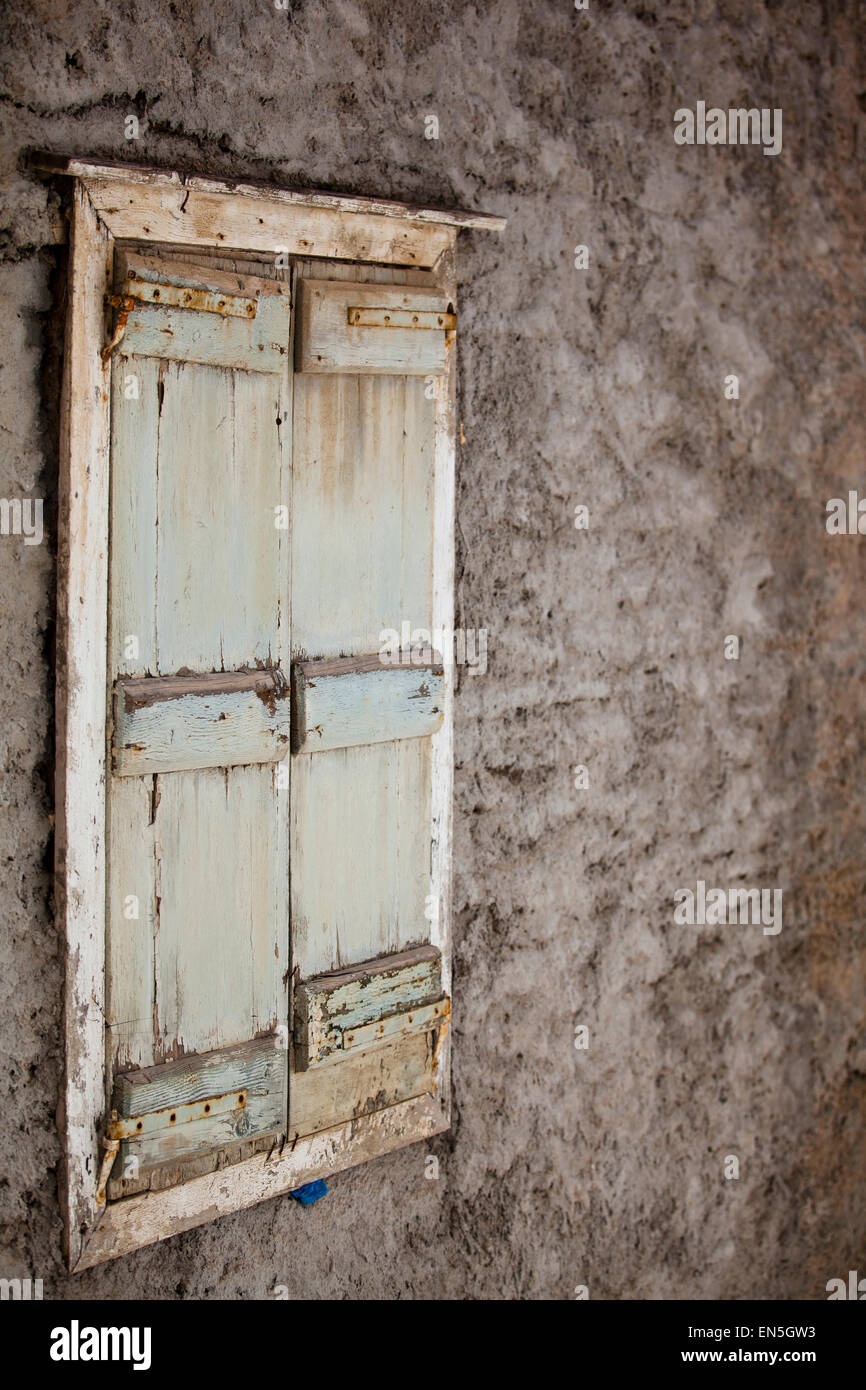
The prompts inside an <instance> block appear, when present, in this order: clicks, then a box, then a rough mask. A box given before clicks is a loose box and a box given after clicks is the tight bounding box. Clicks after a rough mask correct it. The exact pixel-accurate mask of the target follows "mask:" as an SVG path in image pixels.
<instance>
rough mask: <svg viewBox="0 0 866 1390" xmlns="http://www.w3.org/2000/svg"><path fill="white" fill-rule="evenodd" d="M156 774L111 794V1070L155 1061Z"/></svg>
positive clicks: (114, 787) (114, 785)
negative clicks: (154, 821) (154, 822)
mask: <svg viewBox="0 0 866 1390" xmlns="http://www.w3.org/2000/svg"><path fill="white" fill-rule="evenodd" d="M156 795H157V788H156V784H155V779H154V778H133V779H126V780H123V781H112V782H111V786H110V792H109V797H108V835H107V840H108V915H107V920H106V932H105V936H106V960H105V989H106V998H105V1041H106V1053H107V1058H108V1064H109V1076H113V1074H114V1071H115V1069H119V1070H123V1069H125V1068H127V1067H139V1066H147V1065H148V1064H149V1063H151V1062H152V1061H153V1042H154V1039H153V1015H154V966H155V949H156V947H155V935H156V930H157V924H158V909H159V904H158V899H159V896H160V886H159V879H158V867H159V864H158V859H157V855H156V833H155V828H154V824H153V818H154V801H155V798H156Z"/></svg>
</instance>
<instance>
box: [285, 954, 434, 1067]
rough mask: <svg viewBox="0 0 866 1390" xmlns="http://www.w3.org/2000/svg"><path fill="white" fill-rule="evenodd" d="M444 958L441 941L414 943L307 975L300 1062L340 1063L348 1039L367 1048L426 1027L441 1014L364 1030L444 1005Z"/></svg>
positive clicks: (299, 991) (298, 1026) (298, 1001)
mask: <svg viewBox="0 0 866 1390" xmlns="http://www.w3.org/2000/svg"><path fill="white" fill-rule="evenodd" d="M443 1002H444V1003H446V1004H447V1000H445V1001H443V995H442V960H441V956H440V953H439V951H438V950H437V949H436V947H435V946H432V945H425V946H412V947H410V948H409V949H408V950H406V951H398V952H396V953H394V954H392V955H387V956H379V957H376V958H375V959H373V960H368V961H361V962H360V963H359V964H357V965H353V966H349V967H346V968H345V969H344V970H331V971H328V972H327V973H326V974H324V975H316V976H313V977H311V978H310V979H309V980H302V981H301V982H300V984H298V985H297V986H296V987H295V1027H294V1038H295V1067H296V1069H298V1070H300V1071H305V1070H307V1069H308V1068H310V1067H314V1066H317V1065H319V1064H321V1063H323V1062H327V1061H329V1060H330V1061H331V1062H333V1063H334V1064H335V1065H337V1064H339V1061H340V1057H341V1055H344V1050H345V1040H346V1039H348V1038H349V1037H351V1038H352V1042H350V1043H349V1044H348V1047H349V1048H353V1047H357V1048H358V1049H361V1048H363V1047H365V1046H373V1045H374V1044H375V1043H378V1042H382V1041H383V1040H384V1041H389V1040H393V1037H394V1035H396V1034H399V1033H400V1032H401V1031H409V1032H424V1031H427V1030H428V1029H430V1028H434V1027H436V1026H437V1024H438V1022H440V1021H442V1019H441V1018H438V1019H437V1018H433V1019H432V1020H431V1021H429V1022H428V1021H427V1019H426V1016H425V1019H424V1022H423V1023H421V1022H420V1018H419V1020H418V1022H419V1026H418V1027H417V1028H415V1027H414V1026H412V1025H409V1026H408V1027H407V1028H403V1027H401V1026H400V1025H397V1024H396V1023H395V1024H389V1025H387V1030H386V1032H384V1033H379V1034H378V1036H377V1035H376V1034H375V1031H374V1032H371V1033H369V1034H368V1033H366V1032H364V1031H363V1030H365V1029H368V1028H372V1029H374V1030H375V1028H376V1027H377V1026H378V1024H380V1023H382V1022H384V1021H385V1019H389V1018H391V1017H392V1016H394V1015H397V1014H401V1013H404V1012H406V1013H410V1012H414V1011H416V1010H420V1009H422V1008H423V1007H424V1006H425V1005H438V1006H440V1007H442V1005H443Z"/></svg>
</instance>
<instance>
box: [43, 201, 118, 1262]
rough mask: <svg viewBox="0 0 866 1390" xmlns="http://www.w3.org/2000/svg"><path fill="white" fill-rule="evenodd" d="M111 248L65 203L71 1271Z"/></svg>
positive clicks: (60, 665)
mask: <svg viewBox="0 0 866 1390" xmlns="http://www.w3.org/2000/svg"><path fill="white" fill-rule="evenodd" d="M111 258H112V242H111V237H110V236H109V235H108V233H107V231H106V229H105V227H104V226H103V225H101V223H100V222H99V219H98V218H97V216H96V213H95V210H94V208H93V205H92V203H91V201H90V199H89V197H88V196H87V193H86V191H85V189H83V188H81V187H76V188H75V190H74V194H73V199H72V228H71V256H70V266H69V312H68V316H67V321H66V344H65V352H64V358H63V398H62V403H61V412H60V429H61V439H60V458H61V465H60V486H59V497H58V518H59V523H58V555H57V579H58V582H57V629H58V630H57V687H56V691H57V723H56V734H57V761H56V786H55V803H54V804H55V814H56V818H57V820H56V838H55V886H56V887H55V891H56V909H57V918H58V927H59V931H60V934H61V940H62V941H63V942H64V950H65V986H66V990H65V1002H64V1023H63V1042H64V1049H65V1070H64V1082H63V1094H62V1105H61V1116H60V1123H61V1127H62V1129H63V1132H64V1154H63V1160H64V1161H63V1172H62V1174H61V1179H60V1193H61V1203H62V1207H63V1216H64V1243H65V1246H66V1253H67V1258H68V1260H69V1263H70V1265H75V1263H76V1262H77V1261H78V1260H79V1258H80V1254H81V1233H82V1232H83V1231H84V1230H85V1229H87V1228H88V1227H89V1226H91V1225H92V1222H93V1220H94V1217H95V1213H96V1203H95V1196H96V1180H95V1176H94V1175H95V1173H96V1171H97V1168H98V1162H99V1145H98V1136H97V1130H96V1126H97V1121H98V1119H99V1117H100V1115H101V1114H102V1112H103V1109H104V1104H105V1083H104V1060H105V1035H104V1028H103V1009H104V997H105V976H104V967H105V896H106V862H105V761H106V751H105V716H106V698H105V697H106V668H105V646H106V635H107V634H106V622H107V612H108V548H107V545H106V535H107V531H108V514H109V513H108V508H109V486H108V483H109V412H108V393H109V375H108V372H107V371H106V370H105V368H104V366H103V363H102V358H101V356H100V347H101V346H102V341H103V336H104V332H105V326H104V321H105V307H104V306H105V295H106V293H107V291H108V290H109V288H110V283H111V280H110V277H111Z"/></svg>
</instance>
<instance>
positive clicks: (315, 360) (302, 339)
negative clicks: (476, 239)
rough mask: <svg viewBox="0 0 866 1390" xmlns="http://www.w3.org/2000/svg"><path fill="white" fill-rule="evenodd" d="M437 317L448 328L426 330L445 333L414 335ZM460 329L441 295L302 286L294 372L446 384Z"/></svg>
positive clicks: (335, 283)
mask: <svg viewBox="0 0 866 1390" xmlns="http://www.w3.org/2000/svg"><path fill="white" fill-rule="evenodd" d="M431 317H432V318H434V319H436V320H438V319H441V320H442V322H441V323H433V322H428V323H425V324H423V326H424V327H427V328H428V329H432V328H434V327H436V328H438V329H439V330H440V331H438V332H430V331H428V332H426V333H418V332H416V331H415V330H416V329H417V328H418V327H420V326H422V323H421V320H422V319H430V318H431ZM403 319H405V320H406V322H403ZM398 320H400V321H399V322H398ZM455 323H456V316H455V314H454V311H453V305H452V304H451V302H450V300H449V299H448V298H447V297H446V296H445V295H443V293H442V291H441V290H438V289H424V288H421V287H418V286H414V285H412V286H403V285H399V286H398V285H391V286H389V285H363V284H358V283H355V282H352V281H348V280H307V279H301V280H299V282H298V292H297V314H296V320H295V370H296V371H299V372H351V373H356V374H358V375H362V376H363V375H373V374H379V375H382V374H384V375H391V376H394V375H401V376H439V375H441V374H442V373H443V372H444V371H445V368H446V365H447V361H448V347H449V341H450V339H451V338H452V337H453V330H454V325H455Z"/></svg>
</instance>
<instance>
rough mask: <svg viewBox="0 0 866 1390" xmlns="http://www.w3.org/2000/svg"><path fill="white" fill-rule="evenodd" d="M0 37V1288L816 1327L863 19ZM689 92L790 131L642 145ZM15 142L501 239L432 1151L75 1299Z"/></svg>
mask: <svg viewBox="0 0 866 1390" xmlns="http://www.w3.org/2000/svg"><path fill="white" fill-rule="evenodd" d="M7 12H8V20H7V22H6V24H7V27H6V30H5V35H4V52H3V65H2V86H3V92H4V95H3V133H2V153H0V169H2V190H3V197H2V201H3V205H4V211H3V214H2V219H0V220H2V236H0V248H2V256H3V260H2V264H0V276H2V290H3V303H4V307H3V319H2V322H3V333H2V370H0V406H2V436H0V438H2V448H0V495H2V496H4V497H15V496H41V497H44V498H45V499H46V527H47V535H46V541H45V543H44V544H43V545H42V546H29V547H25V546H24V545H23V543H22V541H21V539H20V538H13V537H3V538H0V593H2V618H0V662H2V671H3V680H2V683H0V745H2V754H3V760H2V765H3V774H2V793H0V803H2V819H0V857H2V863H3V872H4V877H3V885H2V887H3V892H2V933H0V1031H2V1055H3V1066H2V1069H0V1071H2V1101H0V1106H2V1115H3V1125H2V1126H0V1174H2V1180H0V1225H2V1235H0V1274H3V1275H6V1276H11V1275H14V1274H26V1273H31V1274H32V1275H34V1276H37V1277H38V1276H41V1277H42V1278H43V1279H44V1280H45V1292H46V1296H49V1295H50V1296H59V1295H61V1294H70V1295H72V1296H99V1297H107V1298H129V1297H140V1296H144V1297H165V1298H174V1297H188V1298H189V1297H205V1298H206V1297H215V1296H226V1297H232V1298H234V1297H237V1298H251V1297H265V1296H267V1294H268V1291H269V1290H271V1289H272V1288H273V1286H274V1285H275V1284H277V1283H281V1284H285V1285H287V1286H288V1289H289V1292H290V1295H291V1296H293V1297H294V1296H311V1297H316V1296H322V1297H324V1296H327V1297H331V1298H333V1297H337V1298H339V1297H350V1298H354V1297H364V1296H366V1297H374V1298H397V1297H399V1298H419V1297H442V1296H446V1297H460V1296H468V1297H482V1298H500V1297H501V1298H515V1297H518V1298H537V1297H553V1298H566V1297H570V1296H572V1293H573V1289H574V1287H575V1285H577V1284H586V1285H588V1287H589V1291H590V1296H591V1297H626V1298H683V1297H690V1296H696V1297H711V1296H722V1297H728V1298H731V1297H743V1296H758V1297H763V1296H780V1297H807V1298H812V1297H814V1298H819V1297H824V1296H825V1294H824V1286H825V1284H826V1281H827V1280H828V1279H829V1278H831V1277H833V1276H836V1275H840V1274H844V1273H845V1272H846V1271H847V1270H848V1269H849V1268H858V1267H859V1268H860V1269H861V1270H862V1269H863V1267H864V1259H866V1250H864V1236H866V1181H864V1175H863V1143H864V1133H866V1039H864V1033H863V994H864V933H863V921H864V912H866V909H864V886H866V885H864V878H866V873H864V859H863V834H864V808H863V796H862V789H863V784H864V770H866V744H864V736H863V732H862V731H863V727H864V723H863V711H864V703H866V701H864V695H866V690H864V682H866V664H864V652H866V624H864V617H863V607H862V605H863V594H864V592H866V587H864V586H866V538H862V537H830V536H828V535H827V533H826V530H825V526H824V505H825V502H826V500H827V499H828V498H829V497H832V496H837V495H844V494H845V493H846V491H847V489H848V488H849V487H851V488H856V487H860V488H861V489H864V490H866V457H864V432H866V424H864V422H866V369H864V351H863V349H864V322H863V302H864V301H863V252H864V245H863V242H864V226H866V217H864V211H866V209H864V195H863V192H862V188H863V184H864V178H863V175H864V169H863V152H864V149H866V138H864V137H866V127H864V111H866V73H864V68H863V61H862V57H861V58H860V60H859V64H860V65H859V67H858V51H859V53H860V54H861V55H862V53H863V51H864V43H863V41H864V38H866V12H864V11H863V10H862V8H861V7H860V6H859V5H858V3H857V0H834V3H832V4H830V3H811V2H810V3H807V0H792V3H782V2H781V0H765V3H759V2H758V0H719V3H716V0H673V2H672V3H669V4H661V3H660V4H654V3H651V0H647V2H646V3H640V2H639V0H623V3H610V0H590V6H589V10H588V11H586V12H576V11H575V10H574V8H573V6H572V5H571V3H570V0H556V2H555V3H554V0H533V3H531V4H530V3H528V0H527V3H523V4H519V3H516V0H498V2H497V3H496V4H483V3H482V4H466V3H463V0H448V2H447V3H444V0H426V2H425V3H424V4H423V5H418V4H417V3H408V0H372V2H371V3H367V4H362V3H354V0H327V3H325V0H292V3H291V8H290V11H289V12H288V13H286V12H280V11H277V10H276V9H275V8H274V6H273V4H272V3H271V0H223V3H216V4H198V3H180V0H178V2H177V3H166V0H90V2H89V3H72V2H71V0H27V3H24V2H23V0H13V3H11V4H9V6H8V7H7ZM699 99H703V100H706V101H707V102H708V103H710V104H719V105H722V106H725V107H727V106H729V105H734V106H739V105H745V106H758V107H765V106H766V107H781V108H782V109H783V111H784V148H783V151H782V153H781V154H780V155H779V156H778V157H775V158H768V157H764V156H763V155H762V153H761V151H760V150H759V149H753V148H745V149H742V148H724V147H722V148H707V147H704V148H698V147H693V148H687V147H686V148H679V147H677V146H676V145H675V144H674V141H673V112H674V110H675V109H676V108H677V107H679V106H681V105H690V106H694V105H695V102H696V101H697V100H699ZM130 113H133V114H137V115H138V117H139V118H140V123H141V131H140V138H139V139H138V140H137V141H135V142H127V141H126V140H125V139H124V118H125V116H127V115H128V114H130ZM428 113H435V114H437V115H438V117H439V121H440V139H439V140H438V141H432V140H426V139H425V138H424V120H423V118H424V116H425V114H428ZM30 149H52V150H56V151H58V152H62V153H76V154H87V155H100V156H104V157H107V158H121V159H128V160H131V161H133V162H138V163H157V164H162V165H167V166H174V167H179V168H187V169H194V170H200V171H207V172H213V173H225V174H230V175H233V174H246V175H252V176H258V177H265V178H270V177H273V178H275V179H277V180H280V181H284V182H288V183H296V184H301V185H316V186H320V187H323V188H332V189H335V190H338V191H359V192H364V193H372V194H381V195H391V196H396V197H401V196H402V197H407V198H412V199H417V200H423V201H426V202H429V203H434V204H435V203H439V204H442V205H454V204H457V205H463V206H468V207H478V208H482V209H484V210H487V211H494V212H502V213H505V214H507V215H508V217H509V218H510V223H509V228H508V231H507V232H506V233H505V235H504V236H502V237H497V236H495V235H491V234H484V233H475V234H461V240H460V273H461V283H462V291H461V295H462V297H461V334H460V338H459V353H460V367H461V377H462V385H461V406H460V413H461V418H462V422H463V430H464V433H465V437H466V444H465V447H463V448H462V449H461V452H460V458H459V496H458V523H459V529H458V537H457V540H458V564H459V590H458V601H459V616H460V619H461V620H462V623H463V624H464V625H465V626H473V627H486V628H487V629H488V631H489V634H490V635H489V669H488V671H487V673H486V675H484V676H466V675H464V677H463V679H462V683H461V688H460V692H459V699H458V703H457V715H456V721H457V762H458V767H457V784H456V787H457V790H456V806H455V811H456V849H455V855H456V863H455V867H456V894H455V913H456V926H457V931H456V979H455V1006H456V1027H455V1036H456V1050H455V1060H454V1082H455V1095H456V1106H455V1117H456V1118H455V1124H454V1128H453V1132H452V1134H451V1135H449V1136H444V1137H442V1138H439V1139H437V1140H436V1141H435V1142H433V1143H432V1144H431V1145H430V1146H429V1149H428V1148H425V1147H424V1146H416V1147H414V1148H411V1149H408V1150H405V1151H403V1152H401V1153H399V1154H397V1155H394V1156H391V1157H388V1158H385V1159H382V1160H379V1161H377V1162H374V1163H371V1164H369V1165H368V1166H366V1167H365V1168H362V1169H360V1170H357V1171H354V1172H349V1173H346V1174H343V1175H340V1176H338V1177H336V1178H335V1179H334V1180H333V1182H332V1184H331V1195H330V1196H329V1197H328V1199H327V1200H326V1201H325V1202H323V1203H320V1204H319V1205H318V1206H317V1207H316V1208H314V1209H312V1210H309V1211H306V1210H303V1209H300V1208H298V1207H297V1205H296V1204H294V1203H292V1202H291V1201H290V1200H288V1199H284V1200H280V1201H277V1202H271V1203H267V1204H264V1205H262V1206H260V1207H258V1208H255V1209H253V1210H250V1211H247V1212H244V1213H241V1214H239V1215H237V1216H235V1217H231V1218H228V1219H225V1220H222V1221H219V1222H218V1223H216V1224H214V1225H211V1226H209V1227H204V1228H202V1229H199V1230H196V1231H193V1232H190V1233H188V1234H185V1235H182V1236H179V1237H177V1238H175V1239H173V1240H170V1241H169V1242H167V1243H164V1244H163V1245H161V1246H159V1247H151V1248H150V1249H146V1250H144V1251H141V1252H139V1253H138V1254H136V1255H134V1256H132V1257H130V1258H127V1259H124V1260H121V1261H117V1262H114V1263H113V1264H110V1265H108V1266H105V1267H102V1268H99V1269H97V1270H94V1271H91V1272H89V1273H86V1274H83V1275H80V1276H77V1277H73V1278H69V1277H67V1276H66V1275H65V1274H64V1273H63V1269H62V1265H61V1262H60V1256H59V1248H60V1218H59V1209H58V1202H57V1192H56V1183H55V1171H56V1165H57V1162H58V1158H59V1148H58V1140H57V1137H56V1132H55V1127H54V1124H55V1106H56V1098H57V1090H58V1084H59V1079H60V1066H61V1058H60V1056H59V1053H58V1036H59V1028H60V1017H61V953H60V946H59V943H58V940H57V937H56V934H55V930H54V926H53V922H52V917H51V877H50V864H51V850H52V841H51V834H52V831H51V811H52V796H51V776H52V756H53V754H52V718H51V707H52V682H53V667H52V628H53V604H54V549H55V547H54V526H55V520H54V519H55V512H56V504H55V500H54V499H55V497H56V467H57V464H56V447H57V443H56V425H57V419H56V416H57V392H58V380H59V378H58V370H59V359H58V347H57V343H58V338H57V333H58V327H59V323H60V315H59V312H58V306H59V298H60V295H61V292H62V269H63V256H64V252H63V248H62V246H61V245H59V232H58V227H59V225H60V221H59V218H58V216H57V202H56V199H55V198H54V197H53V196H52V195H50V194H49V193H48V192H47V190H46V188H45V187H44V186H43V185H42V184H40V183H39V182H38V181H37V180H36V179H34V178H32V177H30V176H28V175H27V173H26V172H25V171H24V168H23V165H22V157H23V155H24V154H25V152H26V151H27V150H30ZM578 242H579V243H586V244H587V245H588V246H589V247H590V254H591V265H590V269H589V271H587V272H581V271H578V270H576V269H575V268H574V265H573V248H574V246H575V244H576V243H578ZM858 301H859V303H858ZM728 373H737V374H738V375H739V377H740V400H739V401H738V402H732V401H726V400H725V398H724V394H723V379H724V377H725V375H726V374H728ZM577 503H584V504H586V505H587V506H588V507H589V508H590V528H589V530H588V531H587V532H580V531H577V530H575V528H574V525H573V513H574V507H575V505H576V504H577ZM731 633H734V634H738V635H739V636H740V637H741V639H742V653H741V657H740V660H739V661H738V662H729V661H725V660H724V657H723V650H722V646H723V639H724V637H725V635H727V634H731ZM578 763H583V764H585V765H586V766H587V768H588V770H589V778H590V786H589V789H588V790H580V791H578V790H575V789H574V787H573V785H572V771H571V769H572V768H573V767H574V765H575V764H578ZM698 878H703V879H705V880H706V881H707V883H708V884H710V885H713V886H715V885H718V886H721V887H728V886H730V885H736V884H740V885H744V886H747V887H781V888H782V889H783V891H784V925H783V929H782V931H781V933H780V934H779V935H777V936H765V935H763V934H762V932H761V931H760V929H759V928H755V927H743V926H724V927H718V928H703V929H700V928H695V927H687V926H676V925H675V924H674V922H673V907H672V904H673V894H674V891H675V889H677V888H678V887H685V886H688V885H691V886H692V887H694V885H695V882H696V880H697V879H698ZM577 1023H583V1024H586V1025H588V1027H589V1030H590V1047H589V1050H588V1051H587V1052H577V1051H576V1050H575V1048H574V1047H573V1045H572V1044H573V1036H574V1027H575V1024H577ZM428 1151H429V1152H433V1153H435V1154H437V1155H438V1157H439V1160H440V1177H439V1179H438V1181H427V1180H425V1177H424V1155H425V1153H426V1152H428ZM727 1154H735V1155H738V1156H739V1159H740V1177H739V1179H738V1180H736V1181H725V1179H724V1176H723V1161H724V1158H725V1155H727ZM858 1261H859V1266H858Z"/></svg>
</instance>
